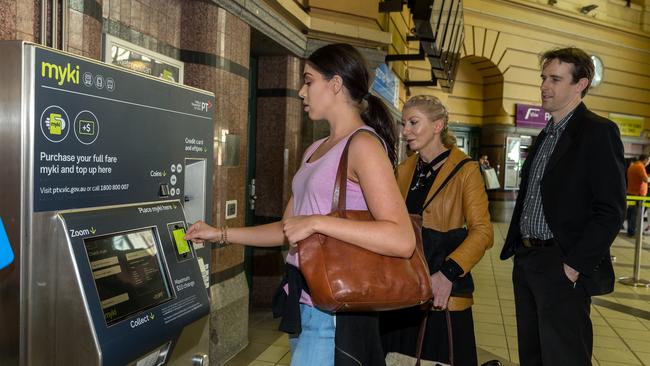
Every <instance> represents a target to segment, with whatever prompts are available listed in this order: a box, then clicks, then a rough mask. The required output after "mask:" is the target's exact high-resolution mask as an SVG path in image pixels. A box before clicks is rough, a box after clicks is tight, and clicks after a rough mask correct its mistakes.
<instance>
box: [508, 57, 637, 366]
mask: <svg viewBox="0 0 650 366" xmlns="http://www.w3.org/2000/svg"><path fill="white" fill-rule="evenodd" d="M541 64H542V75H541V76H542V84H541V87H540V89H541V96H542V107H543V108H544V109H545V110H546V111H547V112H549V113H550V114H551V116H552V118H551V120H550V121H549V122H548V124H547V126H546V127H545V128H544V130H543V131H542V132H541V133H540V134H539V136H538V138H537V140H536V142H535V145H534V146H533V147H532V148H531V150H530V153H529V155H528V157H527V159H526V162H525V163H524V166H523V168H522V171H521V186H520V189H519V194H518V197H517V203H516V205H515V210H514V214H513V216H512V220H511V222H510V228H509V230H508V236H507V238H506V241H505V244H504V247H503V250H502V251H501V259H507V258H510V257H512V256H513V255H514V257H515V258H514V268H513V272H512V281H513V287H514V293H515V309H516V313H517V336H518V342H519V361H520V363H521V365H522V366H530V365H545V366H551V365H552V366H561V365H567V366H581V365H591V353H592V345H593V333H592V325H591V319H590V317H589V311H590V305H591V296H594V295H601V294H606V293H609V292H611V291H613V289H614V270H613V267H612V263H611V257H610V253H609V248H610V246H611V244H612V242H613V241H614V239H615V238H616V234H617V233H618V231H619V229H620V227H621V223H622V222H623V219H624V217H625V160H624V158H623V144H622V142H621V138H620V134H619V131H618V127H617V126H616V125H615V124H614V123H613V122H612V121H610V120H608V119H606V118H603V117H600V116H598V115H596V114H595V113H593V112H591V111H589V110H588V109H587V107H586V106H585V105H584V103H582V98H583V97H584V96H585V95H586V93H587V90H588V89H589V85H590V83H591V79H592V77H593V74H594V67H593V64H592V62H591V59H590V57H589V56H588V55H587V54H586V53H585V52H584V51H582V50H580V49H577V48H564V49H556V50H552V51H548V52H546V53H544V54H543V55H542V57H541Z"/></svg>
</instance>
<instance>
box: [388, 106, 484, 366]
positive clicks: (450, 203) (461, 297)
mask: <svg viewBox="0 0 650 366" xmlns="http://www.w3.org/2000/svg"><path fill="white" fill-rule="evenodd" d="M447 119H448V113H447V108H446V107H445V106H444V105H443V104H442V102H440V100H439V99H438V98H436V97H434V96H425V95H420V96H414V97H412V98H410V99H409V100H408V101H407V102H406V104H405V105H404V108H403V110H402V123H403V130H402V135H403V136H404V138H405V139H406V141H407V143H408V146H409V148H410V149H411V150H412V151H415V152H417V153H416V154H413V155H411V156H410V157H409V158H408V159H407V160H405V161H404V162H403V163H402V164H400V166H399V167H398V168H397V181H398V184H399V187H400V190H401V192H402V195H403V196H404V199H405V200H406V206H407V207H408V210H409V212H410V213H420V212H421V211H422V208H423V206H424V205H425V203H426V202H428V201H429V199H431V197H432V196H433V194H434V192H436V191H437V189H438V188H439V187H440V186H441V185H442V182H443V181H445V179H446V178H447V177H448V176H449V175H450V174H451V172H452V171H453V170H454V168H455V167H456V165H458V164H459V163H460V162H461V161H463V160H465V159H467V155H465V154H464V153H463V152H462V151H460V150H459V149H458V148H457V147H456V138H455V137H454V136H453V135H452V134H451V133H450V132H449V129H448V127H447ZM422 218H423V225H422V226H423V233H422V234H423V235H422V239H423V245H424V251H425V254H426V255H427V257H428V258H427V259H428V261H429V267H430V270H434V272H432V273H431V286H432V288H433V300H434V302H433V306H434V309H432V310H433V311H431V312H430V313H429V318H428V323H427V329H426V336H425V339H424V346H423V350H422V358H423V359H426V360H432V361H440V362H445V363H447V362H449V342H448V334H447V322H446V317H445V313H444V312H442V311H439V310H442V309H447V308H448V309H449V310H450V314H451V325H452V330H453V332H452V333H453V346H454V361H455V363H454V365H457V366H465V365H471V366H476V364H477V356H476V342H475V338H474V328H473V320H472V309H471V306H472V291H473V284H470V283H469V281H470V280H469V277H468V276H467V274H468V273H469V271H470V270H471V269H472V267H474V265H475V264H476V263H477V262H478V261H479V260H480V259H481V257H483V254H484V253H485V251H486V250H487V249H488V248H490V247H491V246H492V241H493V232H492V224H491V223H490V214H489V213H488V200H487V195H486V193H485V188H484V186H483V178H482V176H481V172H480V170H479V167H478V164H477V163H476V162H475V161H472V162H469V163H467V164H464V165H463V166H462V167H461V168H460V169H459V170H458V171H457V172H456V174H455V175H454V176H453V178H451V180H449V182H448V183H447V185H446V186H444V188H443V189H442V190H441V191H440V193H439V194H438V195H437V196H435V198H433V200H432V201H431V203H430V204H429V206H427V208H426V209H425V210H424V212H423V214H422ZM465 226H467V229H466V230H465V229H463V227H465ZM440 233H447V234H444V235H446V238H447V241H448V240H449V238H452V237H453V240H454V241H455V242H456V243H459V245H458V246H457V247H456V248H455V249H451V250H450V249H449V248H448V247H446V248H444V250H441V251H436V249H438V248H440V246H438V245H437V244H436V243H440V241H437V242H436V241H434V239H436V238H439V237H440V235H443V234H440ZM465 235H466V236H465ZM434 252H442V255H438V256H436V257H437V258H439V261H438V263H442V265H441V266H440V265H439V264H438V266H439V267H440V268H438V269H434V267H435V266H436V265H435V264H434V263H432V262H434V260H433V259H432V257H433V256H432V255H431V254H430V253H434ZM454 283H458V285H457V286H456V289H457V291H458V292H459V293H453V294H452V287H453V285H454ZM450 295H451V296H450ZM422 317H423V313H422V311H421V310H420V309H419V308H410V309H403V310H397V311H392V312H386V313H382V315H381V318H382V321H381V328H382V334H383V341H384V342H383V343H384V351H385V352H386V353H388V352H398V353H402V354H406V355H410V356H414V355H415V347H416V341H417V336H418V330H419V326H420V322H421V320H422Z"/></svg>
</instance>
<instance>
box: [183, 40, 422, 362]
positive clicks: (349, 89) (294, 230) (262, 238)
mask: <svg viewBox="0 0 650 366" xmlns="http://www.w3.org/2000/svg"><path fill="white" fill-rule="evenodd" d="M303 76H304V84H303V86H302V88H301V89H300V91H299V96H300V98H302V101H303V105H304V109H305V111H306V112H307V113H308V114H309V118H310V119H312V120H327V122H328V124H329V128H330V132H329V136H328V137H327V138H324V139H321V140H318V141H316V142H314V143H313V144H312V145H311V146H310V147H309V148H307V150H306V152H305V155H304V157H303V160H302V165H301V166H300V169H299V170H298V172H297V173H296V175H295V176H294V178H293V183H292V193H293V195H292V197H291V198H290V199H289V202H288V204H287V207H286V209H285V212H284V216H283V220H282V221H281V222H275V223H271V224H266V225H261V226H255V227H246V228H231V229H227V228H226V227H224V228H221V229H217V228H213V227H211V226H208V225H207V224H205V223H203V222H197V223H195V224H194V225H192V226H191V227H190V228H189V229H188V231H187V235H186V238H187V239H190V240H210V241H217V240H219V241H222V242H232V243H239V244H247V245H253V246H277V245H282V244H283V243H284V242H288V243H289V245H290V250H289V254H288V256H287V259H286V262H287V266H286V267H287V275H286V276H285V281H286V282H285V283H283V284H282V286H281V288H280V291H279V293H278V295H277V296H276V299H275V300H276V301H274V313H275V314H281V315H282V317H283V319H282V321H281V323H280V327H281V330H284V331H286V332H288V333H290V339H289V345H290V347H291V352H292V354H291V355H292V356H291V365H293V366H307V365H319V366H331V365H334V364H336V365H358V364H359V362H361V363H362V364H364V365H383V364H384V355H383V352H382V350H381V342H380V339H379V331H378V322H377V316H376V314H359V315H358V316H357V315H355V314H351V313H344V314H336V321H335V314H331V313H328V312H324V311H321V310H319V309H318V308H316V307H314V306H313V303H312V301H311V297H310V296H309V289H308V288H307V286H306V284H305V283H304V280H303V279H302V278H301V275H300V272H299V267H300V258H299V257H298V250H297V248H296V246H297V243H298V242H299V241H300V240H302V239H305V238H307V237H308V236H310V235H311V234H313V233H322V234H325V235H328V236H330V237H334V238H338V239H340V240H343V241H346V242H349V243H354V244H356V245H358V246H360V247H362V248H365V249H368V250H371V251H373V252H376V253H380V254H384V255H390V256H397V257H403V258H408V257H410V256H411V255H412V254H413V251H414V249H415V235H414V233H413V229H412V225H411V221H410V219H409V217H408V213H407V210H406V206H405V205H404V201H403V200H402V199H401V196H400V192H399V189H398V187H397V184H396V183H395V180H394V178H393V166H392V164H391V162H394V161H395V159H396V152H395V148H394V146H395V132H394V128H393V121H392V120H391V117H390V114H389V112H388V110H387V109H386V106H385V105H384V104H383V102H382V101H381V100H380V99H379V98H377V97H375V96H374V95H372V94H370V93H369V92H368V90H369V87H370V74H369V72H368V68H367V65H366V63H365V60H364V59H363V57H362V56H361V54H360V53H359V51H357V50H356V49H355V48H354V47H352V46H350V45H347V44H330V45H327V46H324V47H322V48H320V49H318V50H316V51H314V52H313V53H312V54H311V55H310V56H309V58H308V59H307V62H306V64H305V68H304V74H303ZM358 130H365V131H367V133H359V134H357V135H355V137H354V138H353V139H352V141H351V144H350V147H349V154H348V171H347V176H348V180H347V209H350V210H366V209H367V210H369V211H370V212H371V213H372V215H373V217H374V219H375V221H354V220H349V219H341V218H335V217H332V216H327V214H328V213H329V212H330V210H331V207H332V194H333V190H334V181H335V177H336V171H337V168H338V163H339V159H340V157H341V154H342V151H343V148H344V147H345V145H346V143H347V142H348V139H349V138H350V136H351V135H352V134H353V133H355V132H356V131H358ZM375 133H376V134H377V135H379V136H380V137H381V140H380V139H378V138H377V136H376V135H375ZM382 140H383V141H382ZM359 270H363V266H361V267H360V268H359ZM295 284H297V286H294V285H295ZM295 287H299V288H295ZM350 322H354V324H350Z"/></svg>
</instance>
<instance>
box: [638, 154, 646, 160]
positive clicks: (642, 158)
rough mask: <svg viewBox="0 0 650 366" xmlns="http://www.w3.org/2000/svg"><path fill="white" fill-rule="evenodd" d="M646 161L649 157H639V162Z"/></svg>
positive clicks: (643, 155) (642, 155)
mask: <svg viewBox="0 0 650 366" xmlns="http://www.w3.org/2000/svg"><path fill="white" fill-rule="evenodd" d="M646 160H648V155H646V154H641V155H639V161H646Z"/></svg>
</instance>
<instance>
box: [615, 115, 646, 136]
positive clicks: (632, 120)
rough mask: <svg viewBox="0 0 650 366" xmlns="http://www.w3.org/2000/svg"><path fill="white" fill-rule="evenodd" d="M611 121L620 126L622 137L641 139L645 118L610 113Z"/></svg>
mask: <svg viewBox="0 0 650 366" xmlns="http://www.w3.org/2000/svg"><path fill="white" fill-rule="evenodd" d="M609 119H611V120H612V121H614V123H616V124H617V125H618V129H619V130H620V131H621V136H634V137H639V136H641V133H642V132H643V125H644V122H645V120H644V118H643V117H640V116H630V115H627V114H618V113H610V114H609Z"/></svg>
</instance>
